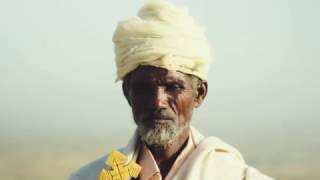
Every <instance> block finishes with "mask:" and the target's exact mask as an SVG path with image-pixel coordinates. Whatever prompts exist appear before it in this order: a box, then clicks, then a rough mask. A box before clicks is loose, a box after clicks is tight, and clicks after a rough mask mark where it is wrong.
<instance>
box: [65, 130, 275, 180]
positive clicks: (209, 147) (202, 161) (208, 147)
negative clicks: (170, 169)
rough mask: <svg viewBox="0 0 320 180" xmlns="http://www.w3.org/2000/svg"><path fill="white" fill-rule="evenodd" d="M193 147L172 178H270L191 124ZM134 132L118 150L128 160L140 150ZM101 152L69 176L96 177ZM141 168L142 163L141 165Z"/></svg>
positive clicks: (73, 179)
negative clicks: (93, 159)
mask: <svg viewBox="0 0 320 180" xmlns="http://www.w3.org/2000/svg"><path fill="white" fill-rule="evenodd" d="M191 134H192V136H193V138H194V140H195V143H196V149H195V150H194V151H193V152H192V153H191V154H190V155H189V157H188V158H187V159H186V160H185V162H184V163H183V164H182V166H181V167H180V168H179V169H178V170H177V173H176V174H175V176H174V177H173V180H272V178H270V177H268V176H265V175H263V174H262V173H260V172H259V171H258V170H256V169H255V168H253V167H250V166H248V165H247V164H246V163H245V161H244V160H243V158H242V155H241V154H240V153H239V152H238V151H237V150H236V149H235V148H234V147H232V146H230V145H228V144H226V143H224V142H222V141H221V140H220V139H218V138H216V137H207V138H204V137H203V136H202V135H201V134H200V133H199V132H198V131H197V130H196V129H194V128H191ZM138 142H139V141H138V136H137V133H135V135H134V137H133V138H132V139H131V140H130V142H129V143H128V145H127V146H126V147H125V148H122V149H119V151H120V152H122V153H124V154H126V155H127V156H128V162H129V161H130V160H136V159H137V156H138V154H139V151H140V147H139V143H138ZM107 158H108V155H105V156H103V157H101V158H99V159H97V160H96V161H93V162H91V163H89V164H88V165H85V166H83V167H82V168H80V169H79V170H78V171H76V172H74V173H72V174H71V176H70V177H69V180H97V179H98V176H99V174H100V171H101V170H102V169H103V168H105V161H106V159H107ZM142 168H143V167H142Z"/></svg>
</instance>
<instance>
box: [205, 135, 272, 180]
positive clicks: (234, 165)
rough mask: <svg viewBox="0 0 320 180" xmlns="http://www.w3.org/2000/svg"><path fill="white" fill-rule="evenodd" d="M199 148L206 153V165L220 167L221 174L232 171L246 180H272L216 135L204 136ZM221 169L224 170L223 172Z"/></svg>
mask: <svg viewBox="0 0 320 180" xmlns="http://www.w3.org/2000/svg"><path fill="white" fill-rule="evenodd" d="M199 148H202V152H204V153H205V154H206V157H207V158H208V159H207V162H208V165H209V166H210V167H211V168H217V169H220V170H221V173H222V174H223V175H224V174H226V173H227V172H229V173H230V172H231V171H234V173H235V174H239V175H240V176H242V177H243V178H245V179H246V180H272V178H270V177H268V176H266V175H264V174H263V173H261V172H260V171H259V170H257V169H256V168H254V167H251V166H250V165H248V164H247V163H246V162H245V160H244V158H243V156H242V154H241V153H240V152H239V151H238V150H237V149H236V148H235V147H233V146H232V145H230V144H228V143H226V142H224V141H222V140H220V139H219V138H217V137H206V138H204V139H203V140H202V141H201V143H200V144H199ZM200 151H201V150H200ZM199 154H200V153H199ZM222 169H225V170H226V171H225V172H224V171H223V170H222ZM223 175H221V176H223Z"/></svg>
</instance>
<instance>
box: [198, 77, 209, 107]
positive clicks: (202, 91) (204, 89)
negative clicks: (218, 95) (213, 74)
mask: <svg viewBox="0 0 320 180" xmlns="http://www.w3.org/2000/svg"><path fill="white" fill-rule="evenodd" d="M196 91H197V96H196V98H195V107H199V106H200V105H201V104H202V102H203V101H204V99H205V98H206V96H207V93H208V83H207V81H202V82H201V84H200V85H199V86H198V87H197V89H196Z"/></svg>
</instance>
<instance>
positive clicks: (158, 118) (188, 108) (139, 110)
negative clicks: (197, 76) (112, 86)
mask: <svg viewBox="0 0 320 180" xmlns="http://www.w3.org/2000/svg"><path fill="white" fill-rule="evenodd" d="M126 78H127V79H125V82H124V83H123V86H122V87H123V93H124V95H125V97H126V99H127V101H128V103H129V105H130V106H131V108H132V112H133V117H134V120H135V122H136V124H137V125H139V124H144V125H146V127H150V128H152V127H153V125H154V124H155V123H159V124H161V125H162V124H163V125H165V123H166V122H168V121H175V122H178V124H179V126H183V125H187V126H186V128H184V129H183V130H182V131H181V133H179V134H178V135H177V136H176V137H175V139H173V141H172V142H171V143H168V144H166V145H157V144H152V145H148V147H149V149H150V151H151V152H152V154H153V156H154V158H155V160H156V162H157V164H158V167H159V169H160V173H161V175H162V177H166V175H167V174H168V172H169V170H170V168H171V166H172V165H173V163H174V162H175V159H176V158H177V156H178V155H179V153H180V152H181V151H182V149H183V148H184V147H185V145H186V143H187V140H188V137H189V131H190V125H189V124H190V123H189V122H190V121H191V118H192V113H193V109H194V108H197V107H199V106H200V105H201V104H202V102H203V100H204V99H205V97H206V95H207V91H208V85H207V82H205V81H201V83H199V84H197V86H196V85H195V83H193V81H192V77H191V76H190V75H186V74H184V73H181V72H177V71H168V70H166V69H163V68H157V67H153V66H139V67H138V68H137V69H136V70H134V71H133V72H131V73H130V74H129V75H128V76H127V77H126ZM195 86H196V87H195Z"/></svg>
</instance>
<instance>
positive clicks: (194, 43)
mask: <svg viewBox="0 0 320 180" xmlns="http://www.w3.org/2000/svg"><path fill="white" fill-rule="evenodd" d="M113 42H114V45H115V54H116V66H117V80H122V79H123V78H124V77H125V76H126V75H127V74H128V73H129V72H131V71H133V70H134V69H136V68H137V67H138V66H139V65H151V66H155V67H161V68H165V69H168V70H175V71H180V72H183V73H186V74H192V75H195V76H197V77H199V78H200V79H202V80H206V79H207V74H208V71H209V64H210V62H211V59H212V57H211V48H210V46H209V43H208V40H207V37H206V35H205V29H204V28H203V27H200V26H198V25H196V24H195V22H194V20H193V18H192V17H191V16H190V15H189V13H188V10H187V8H185V7H176V6H174V5H173V4H170V3H169V2H166V1H164V0H162V1H161V0H160V1H150V2H148V3H146V4H145V5H144V6H143V7H142V9H141V10H140V11H139V13H138V16H137V17H131V18H129V19H128V20H125V21H121V22H119V23H118V26H117V29H116V31H115V32H114V35H113Z"/></svg>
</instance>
